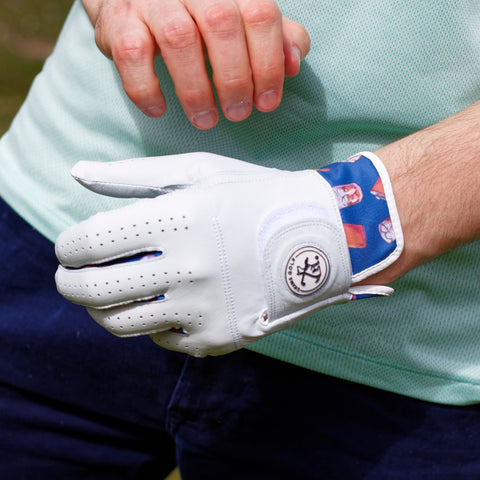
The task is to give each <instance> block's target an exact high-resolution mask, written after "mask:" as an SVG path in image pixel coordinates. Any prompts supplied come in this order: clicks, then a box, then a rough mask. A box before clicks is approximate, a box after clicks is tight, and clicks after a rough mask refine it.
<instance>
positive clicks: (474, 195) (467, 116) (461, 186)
mask: <svg viewBox="0 0 480 480" xmlns="http://www.w3.org/2000/svg"><path fill="white" fill-rule="evenodd" d="M375 153H376V154H377V155H378V156H379V157H380V158H381V159H382V161H383V163H384V164H385V166H386V167H387V170H388V172H389V175H390V179H391V181H392V185H393V190H394V193H395V199H396V203H397V207H398V211H399V215H400V220H401V223H402V228H403V232H404V237H405V248H404V251H403V254H402V255H401V257H400V258H399V260H398V261H397V262H395V263H394V264H393V265H391V266H390V267H389V268H387V269H386V270H384V271H383V272H381V273H379V274H378V275H376V276H375V277H371V278H369V279H368V283H370V284H371V283H379V284H384V283H389V282H391V281H393V280H396V279H397V278H399V277H401V276H402V275H404V274H405V273H407V272H408V271H409V270H412V269H413V268H415V267H417V266H419V265H421V264H422V263H425V262H427V261H429V260H432V259H433V258H435V257H438V256H440V255H442V254H444V253H446V252H448V251H450V250H453V249H454V248H457V247H459V246H462V245H464V244H467V243H469V242H472V241H473V240H476V239H478V238H480V208H479V205H480V164H479V159H480V103H476V104H474V105H472V106H471V107H469V108H467V109H465V110H463V111H461V112H460V113H458V114H456V115H453V116H452V117H450V118H448V119H446V120H443V121H441V122H439V123H437V124H435V125H433V126H431V127H429V128H426V129H424V130H421V131H419V132H416V133H414V134H412V135H409V136H408V137H405V138H403V139H401V140H399V141H397V142H395V143H392V144H390V145H387V146H385V147H383V148H381V149H379V150H378V151H377V152H375Z"/></svg>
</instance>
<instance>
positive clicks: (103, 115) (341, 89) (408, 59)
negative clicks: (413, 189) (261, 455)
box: [0, 0, 480, 405]
mask: <svg viewBox="0 0 480 480" xmlns="http://www.w3.org/2000/svg"><path fill="white" fill-rule="evenodd" d="M279 4H280V6H281V8H282V11H283V12H284V13H285V14H286V15H287V16H289V17H290V18H292V19H294V20H297V21H299V22H300V23H302V24H303V25H304V26H305V27H306V28H307V30H308V32H309V33H310V36H311V38H312V50H311V53H310V54H309V56H308V57H307V59H306V60H305V62H304V63H303V64H302V68H301V72H300V74H299V75H298V76H297V77H295V78H291V79H287V80H286V82H285V95H284V99H283V102H282V104H281V106H280V107H279V108H278V109H277V110H276V111H275V112H273V113H268V114H264V113H260V112H254V113H253V114H252V115H251V117H250V118H249V119H248V120H246V121H244V122H241V123H231V122H228V121H226V120H225V119H222V120H221V121H220V123H219V125H218V126H217V127H216V128H214V129H212V130H210V131H199V130H196V129H195V128H194V127H192V126H191V125H190V124H189V122H188V121H187V119H186V117H185V115H184V113H183V111H182V109H181V107H180V105H179V103H178V101H177V100H176V98H175V94H174V89H173V86H172V82H171V81H170V79H169V77H168V74H167V72H166V69H165V67H164V65H163V64H162V61H161V58H159V59H157V63H156V67H157V72H158V75H159V78H160V82H161V85H162V88H163V90H164V93H165V96H166V98H167V102H168V109H167V113H166V114H165V115H164V116H163V117H162V118H160V119H151V118H147V117H146V116H144V115H143V114H142V113H141V112H139V111H138V110H137V109H136V108H135V107H134V106H133V105H132V104H131V102H130V101H129V100H128V98H127V97H126V95H125V94H124V92H123V91H122V88H121V84H120V81H119V77H118V75H117V73H116V70H115V68H114V65H113V63H112V62H111V61H110V60H109V59H107V58H106V57H104V56H103V55H102V54H101V53H100V52H99V51H98V49H97V48H96V46H95V43H94V32H93V28H92V26H91V25H90V23H89V20H88V18H87V16H86V14H85V11H84V10H83V7H82V5H81V3H80V1H78V0H77V1H76V2H75V4H74V5H73V8H72V11H71V13H70V15H69V17H68V19H67V21H66V24H65V26H64V28H63V31H62V33H61V36H60V38H59V40H58V43H57V45H56V48H55V51H54V52H53V54H52V55H51V57H50V58H49V59H48V60H47V62H46V63H45V66H44V69H43V71H42V72H41V73H40V74H39V75H38V77H37V78H36V79H35V81H34V83H33V85H32V88H31V91H30V93H29V95H28V97H27V99H26V101H25V103H24V105H23V107H22V108H21V110H20V112H19V113H18V115H17V116H16V118H15V120H14V122H13V124H12V126H11V128H10V130H9V131H8V132H7V133H6V134H5V135H4V136H3V138H2V139H1V140H0V166H1V170H0V194H1V195H2V197H3V198H4V199H5V200H6V201H7V202H8V203H9V204H10V205H11V206H12V207H13V208H14V209H15V210H16V211H17V212H18V213H19V214H20V215H21V216H22V217H23V218H24V219H26V220H27V221H28V222H29V223H30V224H31V225H33V226H34V227H35V228H36V229H38V230H39V231H40V232H41V233H42V234H43V235H45V236H46V237H47V238H49V239H50V240H52V241H54V240H55V238H56V236H57V235H58V233H59V232H60V231H62V230H63V229H65V228H67V227H68V226H70V225H72V224H74V223H76V222H78V221H80V220H82V219H84V218H87V217H88V216H90V215H91V214H93V213H95V212H97V211H100V210H107V209H112V208H116V207H118V206H120V205H122V204H124V203H125V202H126V201H120V200H118V199H109V198H103V197H101V196H98V195H95V194H93V193H90V192H87V191H85V190H84V189H82V187H80V186H79V185H77V184H76V183H75V182H74V181H73V180H72V178H71V177H70V175H69V170H70V168H71V167H72V166H73V165H74V164H75V163H76V162H77V161H78V160H84V159H88V160H99V161H113V160H120V159H124V158H131V157H139V156H146V155H164V154H173V153H181V152H188V151H210V152H215V153H218V154H222V155H227V156H231V157H236V158H240V159H243V160H247V161H250V162H253V163H258V164H261V165H265V166H274V167H277V168H282V169H289V170H298V169H305V168H315V167H321V166H323V165H325V164H327V163H330V162H334V161H338V160H343V159H345V158H346V157H347V156H349V155H351V154H353V153H356V152H358V151H361V150H375V149H377V148H378V147H380V146H382V145H384V144H386V143H389V142H392V141H394V140H396V139H398V138H401V137H402V136H405V135H407V134H409V133H411V132H413V131H416V130H418V129H421V128H423V127H425V126H427V125H430V124H432V123H435V122H437V121H439V120H441V119H443V118H446V117H448V116H450V115H452V114H453V113H455V112H457V111H459V110H461V109H463V108H465V107H467V106H468V105H470V104H472V103H474V102H475V101H477V100H478V99H479V98H480V4H479V3H478V2H473V1H466V0H461V1H457V2H451V1H448V0H432V1H429V2H387V1H383V2H382V1H378V0H376V1H375V0H350V1H343V0H323V1H314V0H301V1H300V0H296V1H287V0H281V1H280V2H279ZM451 164H452V175H454V174H455V170H454V169H455V158H454V157H452V159H451ZM425 188H429V186H428V185H425ZM459 194H463V195H466V194H468V192H465V191H462V192H459ZM4 240H5V239H4ZM479 253H480V243H479V242H474V243H472V244H470V245H468V246H466V247H463V248H460V249H457V250H455V251H453V252H451V253H449V254H447V255H445V256H442V257H441V258H438V259H436V260H435V261H432V262H430V263H428V264H426V265H424V266H422V267H419V268H417V269H415V270H414V271H412V272H410V273H409V274H407V275H406V276H405V277H403V278H402V279H400V280H399V281H397V282H396V283H395V284H394V287H395V289H396V293H395V294H394V295H393V296H392V297H391V298H388V299H369V300H362V301H357V302H353V303H351V304H348V305H343V306H336V307H331V308H329V309H326V310H323V311H320V312H317V313H316V314H313V315H311V316H310V317H309V318H307V319H304V320H302V321H300V322H298V323H297V324H296V325H295V326H293V327H292V328H290V329H288V330H285V331H283V332H280V333H277V334H274V335H272V336H270V337H268V338H266V339H264V340H262V341H259V342H257V343H255V344H254V345H253V346H251V347H249V348H251V349H252V350H255V351H257V352H260V353H263V354H265V355H269V356H272V357H275V358H277V359H279V360H282V361H285V362H290V363H293V364H296V365H299V366H302V367H304V368H308V369H312V370H314V371H317V372H321V373H324V374H328V375H333V376H336V377H339V378H343V379H346V380H349V381H353V382H359V383H362V384H366V385H370V386H373V387H376V388H381V389H385V390H388V391H392V392H397V393H400V394H403V395H408V396H411V397H415V398H420V399H425V400H429V401H433V402H438V403H446V404H459V405H461V404H470V403H476V402H479V401H480V348H479V346H478V345H477V343H478V339H479V338H480V309H479V299H480V286H479V284H480V282H479V280H480V278H479V276H480V275H479V273H478V266H479V260H478V258H479ZM79 308H81V307H79ZM125 342H128V339H126V340H125ZM285 388H288V385H286V386H285Z"/></svg>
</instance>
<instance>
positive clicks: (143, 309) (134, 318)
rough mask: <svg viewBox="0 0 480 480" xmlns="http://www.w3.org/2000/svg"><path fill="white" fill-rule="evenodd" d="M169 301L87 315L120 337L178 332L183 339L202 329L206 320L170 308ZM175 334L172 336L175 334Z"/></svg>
mask: <svg viewBox="0 0 480 480" xmlns="http://www.w3.org/2000/svg"><path fill="white" fill-rule="evenodd" d="M170 303H173V302H170V301H169V300H168V299H160V300H157V301H147V302H141V303H134V304H130V305H126V306H120V307H115V308H110V309H95V308H89V309H88V313H89V314H90V315H91V316H92V318H93V319H94V320H95V321H96V322H97V323H98V324H99V325H101V326H102V327H103V328H105V329H106V330H108V331H109V332H110V333H113V334H114V335H117V336H120V337H131V336H136V335H150V334H153V333H158V332H169V331H170V330H172V329H175V330H176V331H178V332H182V333H183V334H184V335H189V334H190V332H191V331H193V330H196V329H202V327H203V326H204V323H205V322H204V318H203V316H202V315H201V314H198V312H197V313H195V312H192V313H189V312H188V311H187V310H185V309H184V308H182V306H181V305H180V308H178V305H177V306H176V308H175V307H170V305H169V304H170ZM172 333H173V332H172Z"/></svg>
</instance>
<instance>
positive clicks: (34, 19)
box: [0, 0, 180, 480]
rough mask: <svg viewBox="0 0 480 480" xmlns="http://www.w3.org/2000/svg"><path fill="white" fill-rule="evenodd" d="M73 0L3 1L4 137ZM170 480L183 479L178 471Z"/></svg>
mask: <svg viewBox="0 0 480 480" xmlns="http://www.w3.org/2000/svg"><path fill="white" fill-rule="evenodd" d="M71 4H72V1H71V0H15V1H13V2H10V1H7V0H4V1H3V2H0V65H1V68H0V136H1V135H2V134H3V133H4V132H5V131H6V130H7V129H8V126H9V125H10V122H11V121H12V119H13V117H14V116H15V114H16V112H17V111H18V109H19V108H20V106H21V104H22V103H23V100H24V99H25V96H26V94H27V92H28V89H29V88H30V85H31V83H32V80H33V79H34V77H35V75H36V74H37V73H38V72H39V71H40V70H41V68H42V65H43V62H44V60H45V59H46V58H47V56H48V55H49V54H50V52H51V51H52V49H53V46H54V44H55V39H56V38H57V36H58V34H59V32H60V29H61V27H62V24H63V21H64V20H65V17H66V16H67V13H68V11H69V9H70V6H71ZM167 480H180V475H179V473H178V470H175V471H173V472H172V473H171V474H170V475H169V476H168V478H167Z"/></svg>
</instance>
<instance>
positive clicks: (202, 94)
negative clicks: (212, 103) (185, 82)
mask: <svg viewBox="0 0 480 480" xmlns="http://www.w3.org/2000/svg"><path fill="white" fill-rule="evenodd" d="M208 95H209V92H208V91H203V90H199V89H194V88H189V89H184V90H183V91H182V92H181V94H180V96H181V103H182V105H183V107H184V109H186V110H196V109H198V105H199V104H202V103H203V102H204V99H205V98H208Z"/></svg>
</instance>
